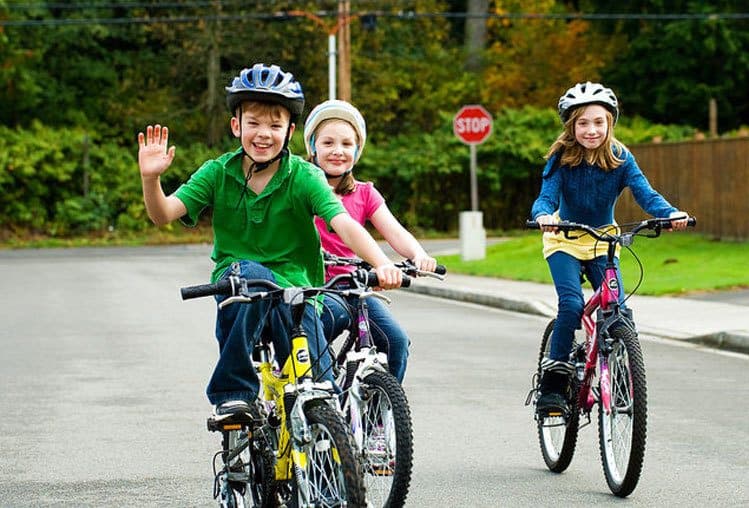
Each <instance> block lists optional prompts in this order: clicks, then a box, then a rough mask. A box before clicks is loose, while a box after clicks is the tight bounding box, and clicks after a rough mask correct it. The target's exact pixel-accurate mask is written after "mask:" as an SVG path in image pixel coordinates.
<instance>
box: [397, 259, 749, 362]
mask: <svg viewBox="0 0 749 508" xmlns="http://www.w3.org/2000/svg"><path fill="white" fill-rule="evenodd" d="M406 291H412V292H415V293H420V294H426V295H431V296H437V297H440V298H450V299H454V300H459V301H463V302H469V303H477V304H481V305H488V306H491V307H497V308H501V309H506V310H511V311H515V312H526V313H530V314H537V315H542V316H549V317H554V316H555V315H556V292H555V291H554V286H552V285H550V284H538V283H534V282H520V281H513V280H504V279H494V278H489V277H474V276H467V275H458V274H451V273H449V267H448V274H447V275H446V277H445V280H444V281H439V280H436V279H432V278H428V277H422V278H418V279H416V280H414V281H412V283H411V287H410V288H409V289H407V290H406ZM590 294H591V291H590V289H589V288H587V289H586V293H585V296H586V298H587V297H588V296H590ZM627 305H628V306H629V307H630V308H631V309H632V310H633V312H634V318H635V322H636V323H637V328H638V330H639V332H640V333H641V334H643V335H652V336H656V337H663V338H669V339H676V340H684V341H689V342H694V343H699V344H705V345H709V346H712V347H718V348H722V349H728V350H732V351H738V352H741V353H746V354H749V307H747V306H744V305H734V304H731V303H722V302H716V301H706V300H696V299H692V298H674V297H652V296H639V295H634V296H633V297H631V298H630V299H629V300H628V301H627Z"/></svg>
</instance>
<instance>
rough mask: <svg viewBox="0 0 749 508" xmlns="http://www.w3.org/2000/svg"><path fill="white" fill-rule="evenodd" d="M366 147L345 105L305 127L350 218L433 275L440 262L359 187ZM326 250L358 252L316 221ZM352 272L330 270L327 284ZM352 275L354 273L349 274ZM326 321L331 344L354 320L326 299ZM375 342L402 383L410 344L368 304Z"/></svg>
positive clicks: (332, 103) (326, 110)
mask: <svg viewBox="0 0 749 508" xmlns="http://www.w3.org/2000/svg"><path fill="white" fill-rule="evenodd" d="M366 141H367V126H366V123H365V122H364V118H363V117H362V115H361V113H360V112H359V110H357V109H356V108H355V107H354V106H352V105H351V104H349V103H348V102H345V101H340V100H329V101H325V102H323V103H322V104H319V105H318V106H317V107H315V109H313V110H312V112H311V113H310V114H309V117H307V121H306V122H305V123H304V144H305V146H306V148H307V155H308V156H309V158H310V160H311V161H312V162H314V163H315V164H317V165H318V166H319V167H320V168H321V169H322V170H323V171H324V172H325V175H326V177H327V179H328V183H330V186H331V187H332V188H333V190H334V191H335V193H336V195H337V196H339V197H340V198H341V201H342V202H343V205H344V207H345V208H346V210H348V212H349V214H350V215H351V217H353V218H354V220H356V221H357V222H359V223H360V224H362V225H364V224H365V223H366V222H367V221H369V222H370V223H372V225H373V226H374V227H375V228H376V229H377V231H378V232H379V233H380V234H381V235H382V237H383V238H384V239H385V240H386V241H387V242H388V243H389V244H390V246H391V247H392V248H393V250H395V252H397V253H398V254H399V255H401V256H403V257H404V258H408V259H411V260H412V261H413V262H414V264H415V265H416V266H417V268H419V269H420V270H428V271H434V269H435V268H436V267H437V261H436V260H435V259H434V258H433V257H431V256H429V255H428V254H427V253H426V251H425V250H424V248H423V247H422V246H421V244H419V242H418V241H417V240H416V239H415V238H414V236H413V235H412V234H411V233H409V232H408V231H407V230H406V229H405V228H404V227H403V225H401V223H400V222H399V221H398V219H396V218H395V216H393V214H392V213H391V212H390V209H389V208H388V207H387V204H386V203H385V200H384V199H383V197H382V195H381V194H380V193H379V192H378V191H377V189H376V188H375V187H374V185H373V184H372V183H371V182H360V181H357V180H356V179H355V178H354V176H353V174H352V170H353V168H354V165H355V164H356V163H357V162H358V161H359V157H361V153H362V150H363V149H364V145H365V143H366ZM315 222H316V225H317V230H318V231H319V233H320V241H321V243H322V248H323V249H325V250H326V251H327V252H330V253H331V254H335V255H337V256H342V257H353V256H355V254H354V252H353V251H352V250H351V249H350V248H349V247H347V246H346V244H345V243H344V242H343V241H342V240H341V238H340V237H339V236H338V235H337V234H336V233H335V232H331V231H328V228H327V227H326V226H325V222H324V221H323V220H321V219H320V218H319V217H316V218H315ZM347 269H349V268H348V267H328V268H327V272H326V276H327V278H328V279H330V278H331V277H333V276H335V275H337V274H339V273H341V272H342V271H346V270H347ZM350 269H353V268H350ZM325 306H326V311H325V312H323V316H322V321H323V327H324V328H325V335H326V337H328V338H329V339H333V338H335V337H336V336H338V335H339V334H340V333H341V332H342V331H343V330H344V329H346V328H348V327H349V326H350V324H351V323H350V316H349V315H348V312H347V311H346V309H345V306H344V304H343V303H342V302H340V301H338V300H336V299H335V298H329V297H326V300H325ZM368 306H369V320H370V327H371V331H372V339H373V341H374V343H375V345H376V346H377V348H378V349H379V350H380V351H385V352H387V355H388V365H389V368H390V372H391V373H392V374H393V375H394V376H395V377H396V379H398V381H400V382H402V381H403V378H404V376H405V373H406V362H407V359H408V346H409V344H410V340H409V338H408V335H406V332H405V331H404V330H403V328H402V327H401V326H400V325H399V324H398V322H397V321H396V320H395V318H394V317H393V315H392V314H391V313H390V310H389V309H388V307H387V305H386V304H385V303H383V302H382V301H380V300H378V299H376V298H371V299H369V300H368Z"/></svg>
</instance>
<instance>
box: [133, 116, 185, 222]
mask: <svg viewBox="0 0 749 508" xmlns="http://www.w3.org/2000/svg"><path fill="white" fill-rule="evenodd" d="M168 146H169V129H168V128H167V127H162V126H160V125H155V126H152V125H149V126H148V127H146V133H145V134H143V133H142V132H139V133H138V166H139V167H140V178H141V183H142V185H143V201H144V202H145V204H146V211H147V212H148V217H149V218H150V219H151V220H152V221H153V223H154V224H156V225H157V226H163V225H164V224H168V223H170V222H172V221H173V220H175V219H178V218H180V217H182V216H183V215H184V214H185V213H187V208H186V207H185V205H184V203H182V201H180V200H179V199H178V198H176V197H174V196H166V195H165V194H164V190H163V189H162V188H161V181H160V180H159V177H160V176H161V174H162V173H164V172H165V171H166V170H167V168H169V166H170V165H171V164H172V161H173V160H174V153H175V147H174V146H172V147H168Z"/></svg>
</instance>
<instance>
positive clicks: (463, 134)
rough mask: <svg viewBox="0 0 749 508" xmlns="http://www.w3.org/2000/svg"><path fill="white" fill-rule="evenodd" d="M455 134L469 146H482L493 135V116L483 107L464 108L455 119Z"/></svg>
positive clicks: (470, 106)
mask: <svg viewBox="0 0 749 508" xmlns="http://www.w3.org/2000/svg"><path fill="white" fill-rule="evenodd" d="M453 132H454V133H455V135H456V136H458V139H460V140H461V141H462V142H463V143H465V144H467V145H480V144H481V143H483V142H484V141H486V138H488V137H489V134H491V133H492V115H491V114H489V112H488V111H487V110H485V109H484V107H483V106H480V105H478V104H470V105H468V106H463V107H462V108H460V111H458V114H457V115H455V118H454V119H453Z"/></svg>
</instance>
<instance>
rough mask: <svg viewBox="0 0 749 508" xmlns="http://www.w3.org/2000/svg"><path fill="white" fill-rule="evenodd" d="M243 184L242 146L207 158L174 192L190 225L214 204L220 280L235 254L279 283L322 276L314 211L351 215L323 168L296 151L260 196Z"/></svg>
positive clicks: (317, 281)
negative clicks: (348, 213)
mask: <svg viewBox="0 0 749 508" xmlns="http://www.w3.org/2000/svg"><path fill="white" fill-rule="evenodd" d="M244 187H245V180H244V172H243V171H242V152H241V149H239V150H237V151H235V152H229V153H225V154H223V155H222V156H220V157H219V158H217V159H213V160H209V161H207V162H205V163H204V164H203V165H202V166H201V167H200V169H198V170H197V171H196V172H195V173H193V175H192V176H191V177H190V179H189V180H188V181H187V182H186V183H184V184H183V185H182V186H181V187H180V188H179V189H177V191H176V192H175V195H176V196H177V197H178V198H179V199H180V201H182V202H183V203H184V204H185V207H186V208H187V215H186V216H185V217H183V218H182V220H183V222H184V223H186V224H187V225H195V223H196V222H197V220H198V217H199V216H200V213H201V212H202V211H203V210H204V209H205V208H207V207H212V208H213V236H214V238H213V253H212V254H211V259H213V261H214V262H215V263H216V266H215V267H214V269H213V273H212V275H211V281H212V282H216V281H217V280H218V279H219V278H220V277H221V275H222V274H223V273H224V271H225V270H226V269H227V268H228V267H229V266H230V265H231V263H233V262H234V261H237V260H242V259H247V260H250V261H256V262H258V263H261V264H262V265H264V266H266V267H267V268H269V269H270V270H272V271H273V274H274V275H275V276H276V281H277V282H278V284H280V285H281V286H284V287H291V286H318V285H321V284H322V283H323V282H324V281H325V270H324V266H323V260H322V254H321V250H320V237H319V235H318V233H317V229H316V228H315V223H314V220H313V219H314V216H315V215H318V216H320V217H322V218H323V219H324V220H325V222H326V223H327V224H328V225H330V221H331V219H332V218H333V217H335V216H336V215H338V214H341V213H346V209H345V208H344V207H343V205H342V204H341V201H340V200H339V199H338V198H336V197H335V194H333V191H332V190H331V188H330V186H329V185H328V182H327V181H326V180H325V176H324V174H323V172H322V171H321V170H320V169H319V168H317V167H316V166H314V165H313V164H311V163H309V162H307V161H305V160H304V159H302V158H301V157H298V156H296V155H289V156H286V157H284V158H283V159H281V164H280V166H279V168H278V171H276V174H275V175H273V178H272V179H271V180H270V182H268V185H267V186H266V187H265V189H264V190H263V192H262V193H261V194H260V195H257V194H255V193H254V192H253V191H252V190H251V189H250V188H249V187H247V189H246V190H245V191H244V195H243V194H242V189H243V188H244Z"/></svg>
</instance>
